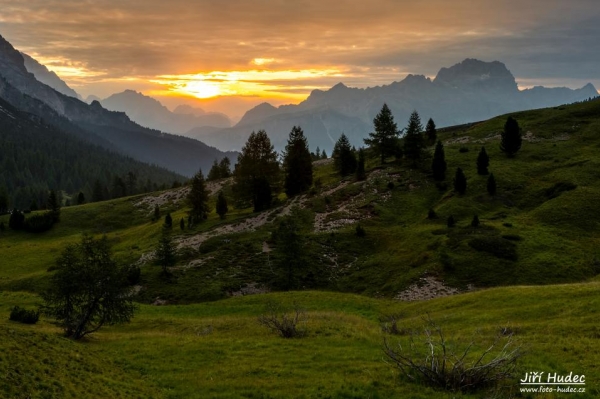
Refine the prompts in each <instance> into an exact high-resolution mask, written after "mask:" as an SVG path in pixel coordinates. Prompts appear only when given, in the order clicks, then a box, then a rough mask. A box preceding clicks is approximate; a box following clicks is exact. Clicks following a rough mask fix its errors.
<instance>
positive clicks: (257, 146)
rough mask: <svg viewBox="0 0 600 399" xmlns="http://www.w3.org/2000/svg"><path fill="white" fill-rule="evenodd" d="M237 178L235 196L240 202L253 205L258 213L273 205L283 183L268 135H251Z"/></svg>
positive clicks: (236, 171)
mask: <svg viewBox="0 0 600 399" xmlns="http://www.w3.org/2000/svg"><path fill="white" fill-rule="evenodd" d="M233 175H234V179H235V180H234V185H233V193H234V195H235V198H236V200H237V201H238V203H240V204H244V205H245V204H247V203H248V202H250V203H252V205H253V206H254V210H255V212H258V211H259V210H263V209H266V208H268V207H269V206H270V205H271V193H272V192H273V191H277V190H278V189H279V187H280V186H279V185H280V184H281V183H280V169H279V162H278V161H277V153H276V152H275V149H274V147H273V145H272V144H271V140H269V136H267V132H265V131H264V130H259V131H258V132H257V133H255V132H252V133H251V134H250V137H249V138H248V141H247V142H246V144H245V145H244V147H243V148H242V152H241V154H240V156H239V157H238V163H237V165H236V167H235V170H234V172H233ZM267 188H268V189H267Z"/></svg>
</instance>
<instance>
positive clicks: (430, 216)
mask: <svg viewBox="0 0 600 399" xmlns="http://www.w3.org/2000/svg"><path fill="white" fill-rule="evenodd" d="M427 219H437V214H436V213H435V210H434V209H433V208H432V209H429V212H427Z"/></svg>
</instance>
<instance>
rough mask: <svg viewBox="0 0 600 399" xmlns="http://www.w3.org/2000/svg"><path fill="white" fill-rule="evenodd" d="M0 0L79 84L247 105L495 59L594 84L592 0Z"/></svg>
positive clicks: (213, 106) (91, 89)
mask: <svg viewBox="0 0 600 399" xmlns="http://www.w3.org/2000/svg"><path fill="white" fill-rule="evenodd" d="M501 3H502V4H498V2H492V1H487V0H486V1H477V2H473V1H467V0H457V1H454V2H453V3H452V5H451V6H449V5H448V3H447V2H446V1H443V0H425V1H421V2H418V3H416V2H406V1H390V0H377V1H372V2H368V3H365V2H357V1H336V2H328V1H319V2H314V1H306V2H297V3H289V2H285V1H257V2H252V4H248V3H247V2H243V1H228V2H226V3H224V4H223V3H218V2H213V1H209V0H206V1H183V0H174V1H170V2H169V3H168V4H167V3H165V2H162V1H159V0H149V1H145V2H141V3H138V2H128V3H125V4H123V2H117V1H115V0H102V1H58V0H52V1H42V0H30V1H28V2H27V3H26V4H24V3H22V4H15V2H12V1H7V0H0V6H2V10H3V11H2V15H0V35H2V36H3V37H5V38H6V39H7V40H8V41H10V42H11V43H12V44H13V45H14V46H15V47H16V48H17V49H19V50H20V51H23V52H25V53H27V54H29V55H31V56H32V57H34V58H36V59H37V60H38V61H39V62H41V63H42V64H44V65H46V66H47V67H48V68H49V69H50V70H53V71H55V72H56V73H57V74H58V75H59V76H60V77H61V78H62V79H63V80H64V81H66V82H67V84H69V85H70V86H71V87H72V88H73V89H75V90H76V91H78V92H79V93H80V94H82V95H83V96H84V97H85V96H88V95H90V94H94V95H97V96H99V97H101V98H105V97H108V96H109V95H111V94H113V93H116V92H121V91H123V90H125V89H132V90H136V91H141V92H143V93H144V94H147V95H151V96H153V97H155V98H157V99H159V100H160V101H161V102H163V103H164V104H165V105H168V106H169V107H170V108H173V107H174V106H175V105H177V104H181V103H188V104H194V105H196V106H201V107H203V108H205V109H207V110H212V111H220V112H225V113H227V114H229V115H233V116H240V114H241V113H243V112H244V111H245V110H246V109H248V108H250V107H251V106H253V105H256V104H257V103H259V102H263V101H267V102H271V103H272V104H275V105H279V104H284V103H298V102H299V101H301V100H302V99H304V98H306V96H307V95H308V94H309V93H310V91H312V90H313V89H326V88H329V87H331V86H332V85H334V84H335V83H337V82H343V83H344V84H346V85H347V86H351V87H372V86H378V85H382V84H389V83H392V82H393V81H399V80H402V79H404V77H406V75H407V74H419V75H425V76H429V77H434V76H435V75H436V74H437V72H438V70H439V69H440V68H442V67H449V66H452V65H454V64H456V63H458V62H461V61H462V60H463V59H465V58H477V59H481V60H483V61H494V60H497V61H501V62H503V63H504V64H505V65H506V66H507V68H508V69H509V70H510V71H511V72H512V73H513V75H514V76H515V77H516V79H517V83H518V84H519V87H520V88H521V89H523V88H528V87H532V86H536V85H543V86H547V87H555V86H566V87H571V88H578V87H582V86H583V85H585V84H586V83H588V82H590V83H592V84H594V85H595V86H596V87H597V88H598V87H599V86H600V73H599V72H598V65H600V44H599V43H600V41H599V40H598V39H599V38H600V27H599V25H600V24H598V22H597V21H598V20H599V19H600V18H599V17H600V7H598V6H597V3H596V1H592V0H578V1H574V2H570V3H566V2H563V1H558V0H546V1H534V0H521V1H515V0H510V1H504V2H501Z"/></svg>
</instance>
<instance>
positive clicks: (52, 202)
mask: <svg viewBox="0 0 600 399" xmlns="http://www.w3.org/2000/svg"><path fill="white" fill-rule="evenodd" d="M46 208H47V209H48V211H50V212H51V213H52V218H53V219H54V221H55V222H58V221H59V219H60V202H59V200H58V197H57V195H56V192H55V191H54V190H50V194H48V201H47V203H46Z"/></svg>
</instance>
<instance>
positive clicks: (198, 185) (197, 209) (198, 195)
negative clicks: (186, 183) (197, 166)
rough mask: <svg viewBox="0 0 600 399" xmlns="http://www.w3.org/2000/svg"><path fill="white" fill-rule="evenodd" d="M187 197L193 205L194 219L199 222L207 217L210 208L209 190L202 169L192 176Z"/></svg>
mask: <svg viewBox="0 0 600 399" xmlns="http://www.w3.org/2000/svg"><path fill="white" fill-rule="evenodd" d="M187 199H188V202H189V204H190V205H191V207H192V209H191V210H190V216H191V217H192V221H193V222H194V223H198V222H200V221H202V220H204V219H206V217H207V216H208V213H209V212H210V209H209V208H208V190H206V182H205V181H204V175H203V174H202V170H199V171H198V173H196V174H195V175H194V177H193V178H192V184H191V188H190V192H189V194H188V196H187Z"/></svg>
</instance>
